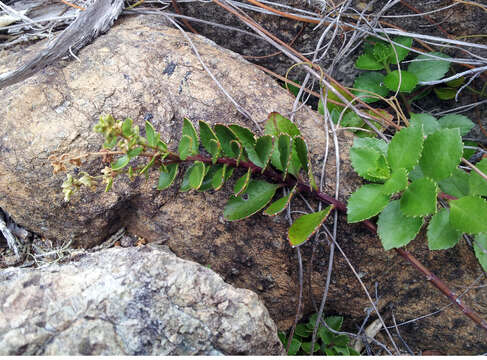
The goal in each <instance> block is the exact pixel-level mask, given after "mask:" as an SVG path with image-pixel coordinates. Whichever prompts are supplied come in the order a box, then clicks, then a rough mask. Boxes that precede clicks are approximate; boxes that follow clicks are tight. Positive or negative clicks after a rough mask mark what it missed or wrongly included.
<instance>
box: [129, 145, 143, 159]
mask: <svg viewBox="0 0 487 360" xmlns="http://www.w3.org/2000/svg"><path fill="white" fill-rule="evenodd" d="M143 150H144V148H143V147H142V146H138V147H136V148H134V149H131V150H129V151H127V156H128V157H129V159H133V158H134V157H137V156H139V155H140V153H141V152H142V151H143Z"/></svg>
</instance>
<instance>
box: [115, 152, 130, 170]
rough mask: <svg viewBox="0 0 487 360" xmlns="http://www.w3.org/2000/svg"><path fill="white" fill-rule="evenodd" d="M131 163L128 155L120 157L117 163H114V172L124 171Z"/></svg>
mask: <svg viewBox="0 0 487 360" xmlns="http://www.w3.org/2000/svg"><path fill="white" fill-rule="evenodd" d="M129 161H130V158H129V156H128V155H123V156H121V157H119V158H118V159H117V161H115V162H114V163H112V170H115V171H117V170H121V169H123V168H124V167H125V166H127V164H128V163H129Z"/></svg>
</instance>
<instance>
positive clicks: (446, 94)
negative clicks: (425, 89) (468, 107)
mask: <svg viewBox="0 0 487 360" xmlns="http://www.w3.org/2000/svg"><path fill="white" fill-rule="evenodd" d="M433 91H434V92H435V94H436V97H437V98H438V99H440V100H451V99H455V96H456V95H457V91H458V90H457V89H453V88H451V87H441V88H433Z"/></svg>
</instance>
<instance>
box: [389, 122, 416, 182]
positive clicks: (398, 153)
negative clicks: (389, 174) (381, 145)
mask: <svg viewBox="0 0 487 360" xmlns="http://www.w3.org/2000/svg"><path fill="white" fill-rule="evenodd" d="M423 141H424V139H423V129H422V128H421V127H418V126H410V127H407V128H403V129H402V130H401V131H399V132H396V134H395V135H394V137H393V138H392V140H391V142H390V143H389V147H388V149H387V160H389V165H390V166H391V170H392V171H393V172H394V171H395V170H397V169H400V168H404V169H406V170H408V171H409V170H411V169H413V168H414V167H415V166H416V164H417V163H418V160H419V158H420V156H421V151H422V150H423Z"/></svg>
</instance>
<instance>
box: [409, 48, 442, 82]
mask: <svg viewBox="0 0 487 360" xmlns="http://www.w3.org/2000/svg"><path fill="white" fill-rule="evenodd" d="M429 54H430V55H435V56H437V57H441V58H445V59H448V58H450V57H449V56H448V55H445V54H442V53H439V52H432V53H429ZM448 69H450V62H449V61H445V60H436V59H433V58H432V57H430V56H428V55H419V56H418V57H416V58H415V59H414V61H412V62H411V63H410V64H409V66H408V71H409V72H411V73H413V74H414V75H416V77H417V79H418V81H419V82H424V81H436V80H440V79H441V78H442V77H443V76H444V75H445V74H446V73H447V72H448Z"/></svg>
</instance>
